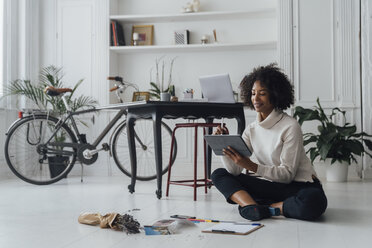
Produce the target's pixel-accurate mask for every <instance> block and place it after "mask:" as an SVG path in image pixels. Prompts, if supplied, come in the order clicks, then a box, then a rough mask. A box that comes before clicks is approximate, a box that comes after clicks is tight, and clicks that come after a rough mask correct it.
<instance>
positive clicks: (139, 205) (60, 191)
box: [0, 176, 372, 248]
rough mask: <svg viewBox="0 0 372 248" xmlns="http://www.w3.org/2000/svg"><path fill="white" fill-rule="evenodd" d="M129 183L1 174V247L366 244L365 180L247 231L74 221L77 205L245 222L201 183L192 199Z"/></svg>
mask: <svg viewBox="0 0 372 248" xmlns="http://www.w3.org/2000/svg"><path fill="white" fill-rule="evenodd" d="M128 183H129V178H127V177H125V176H120V177H119V176H116V177H86V178H85V179H84V183H81V182H80V178H78V177H74V178H69V179H67V180H64V181H62V182H59V183H57V184H53V185H48V186H35V185H31V184H27V183H24V182H22V181H20V180H18V179H11V180H5V181H4V180H3V181H0V196H1V199H0V247H2V248H12V247H17V248H18V247H19V248H20V247H22V248H26V247H27V248H33V247H35V248H42V247H48V248H49V247H68V248H72V247H76V248H84V247H99V248H108V247H109V248H111V247H112V248H114V247H115V248H119V247H146V248H150V247H159V248H160V247H161V248H166V247H169V248H170V247H177V248H183V247H185V248H186V247H213V248H216V247H224V248H228V247H234V248H235V247H286V248H289V247H309V248H310V247H311V248H314V247H317V248H319V247H338V248H342V247H353V248H356V247H371V243H372V182H371V181H369V182H348V183H325V184H324V188H325V191H326V194H327V196H328V200H329V207H328V209H327V211H326V213H325V215H324V216H323V217H322V218H321V219H320V220H319V221H316V222H306V221H300V220H294V219H286V218H282V217H280V218H276V219H274V218H272V219H267V220H263V221H262V223H263V224H264V225H265V226H264V227H263V228H261V229H259V230H257V231H255V232H253V233H251V234H249V235H247V236H238V235H226V234H207V233H202V232H201V230H202V229H203V228H206V227H208V226H210V225H212V224H211V223H200V224H195V225H194V226H188V227H181V228H180V229H179V233H178V234H175V235H169V236H146V235H145V234H144V232H142V233H140V234H135V235H126V234H125V233H122V232H117V231H113V230H108V229H100V228H99V227H95V226H87V225H82V224H79V223H78V221H77V219H78V216H79V214H80V213H82V212H99V213H102V214H104V213H109V212H118V213H130V214H132V215H133V216H134V217H135V218H136V219H137V220H138V221H139V222H140V223H141V225H151V224H152V223H154V222H155V221H156V220H159V219H166V218H169V216H170V215H172V214H186V215H195V216H197V217H199V218H212V219H221V220H234V221H244V219H242V218H241V217H240V216H239V214H238V211H237V206H234V205H229V204H227V203H226V202H225V200H224V199H223V198H222V196H221V195H220V194H219V193H218V192H217V190H216V189H215V188H212V189H211V191H210V192H209V193H208V194H207V195H205V194H204V192H203V190H202V189H199V194H198V201H197V202H194V201H193V200H192V189H191V188H188V187H180V186H172V188H171V195H170V197H169V198H165V197H163V198H162V199H161V200H158V199H157V198H156V196H155V187H156V186H155V185H156V183H155V181H150V182H138V183H137V187H136V192H135V193H134V194H130V193H129V192H128V190H127V185H128ZM163 192H165V189H164V188H163Z"/></svg>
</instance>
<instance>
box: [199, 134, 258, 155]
mask: <svg viewBox="0 0 372 248" xmlns="http://www.w3.org/2000/svg"><path fill="white" fill-rule="evenodd" d="M204 139H205V140H206V141H207V143H208V145H209V146H210V147H211V148H212V150H213V152H214V154H216V155H217V156H224V154H223V152H222V150H223V149H225V148H227V147H228V146H231V147H232V148H233V149H234V150H236V151H237V152H239V153H240V154H241V155H242V156H245V157H250V156H251V155H252V152H251V151H250V150H249V148H248V146H247V144H246V143H245V142H244V140H243V139H242V137H241V136H240V135H205V136H204Z"/></svg>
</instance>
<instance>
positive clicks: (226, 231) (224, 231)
mask: <svg viewBox="0 0 372 248" xmlns="http://www.w3.org/2000/svg"><path fill="white" fill-rule="evenodd" d="M212 232H214V233H236V232H235V231H229V230H213V229H212Z"/></svg>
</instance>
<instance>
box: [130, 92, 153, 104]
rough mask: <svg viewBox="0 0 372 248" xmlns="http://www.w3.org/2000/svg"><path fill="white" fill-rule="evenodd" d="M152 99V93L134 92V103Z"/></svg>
mask: <svg viewBox="0 0 372 248" xmlns="http://www.w3.org/2000/svg"><path fill="white" fill-rule="evenodd" d="M149 99H150V92H148V91H135V92H133V98H132V102H137V101H148V100H149Z"/></svg>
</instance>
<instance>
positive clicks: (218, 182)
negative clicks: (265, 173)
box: [212, 168, 271, 221]
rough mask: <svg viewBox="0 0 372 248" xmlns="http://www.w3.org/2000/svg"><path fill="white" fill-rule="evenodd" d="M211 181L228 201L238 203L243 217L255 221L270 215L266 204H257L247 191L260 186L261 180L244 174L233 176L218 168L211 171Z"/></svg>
mask: <svg viewBox="0 0 372 248" xmlns="http://www.w3.org/2000/svg"><path fill="white" fill-rule="evenodd" d="M212 181H213V184H214V185H215V186H216V188H217V189H218V190H219V191H220V192H221V193H222V194H223V195H224V196H225V198H226V200H227V201H228V202H229V203H237V204H239V213H240V215H241V216H242V217H243V218H245V219H248V220H253V221H256V220H260V219H263V218H269V217H271V214H270V211H269V208H268V206H260V205H258V204H257V202H256V201H255V200H254V198H253V197H252V196H251V195H250V194H249V193H248V191H247V190H249V188H251V187H252V186H255V187H259V188H260V183H261V181H262V180H260V179H256V178H254V177H250V176H247V175H244V174H241V175H239V176H233V175H231V174H230V173H228V172H227V170H226V169H223V168H219V169H217V170H215V171H214V172H213V173H212ZM252 181H255V182H252Z"/></svg>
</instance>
